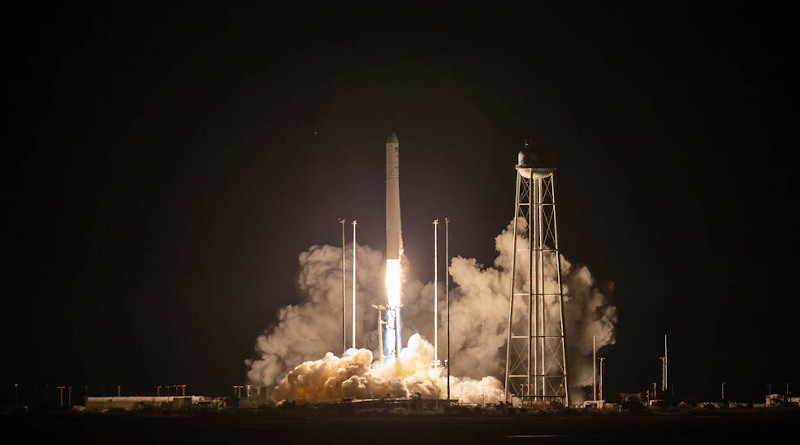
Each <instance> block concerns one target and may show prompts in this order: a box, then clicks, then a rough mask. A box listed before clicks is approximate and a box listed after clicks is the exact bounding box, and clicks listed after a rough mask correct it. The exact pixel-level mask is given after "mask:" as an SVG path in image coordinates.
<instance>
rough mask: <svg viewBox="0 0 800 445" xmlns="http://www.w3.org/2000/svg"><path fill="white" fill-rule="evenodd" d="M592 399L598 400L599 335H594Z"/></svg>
mask: <svg viewBox="0 0 800 445" xmlns="http://www.w3.org/2000/svg"><path fill="white" fill-rule="evenodd" d="M592 400H594V401H595V402H597V337H595V336H594V335H593V336H592Z"/></svg>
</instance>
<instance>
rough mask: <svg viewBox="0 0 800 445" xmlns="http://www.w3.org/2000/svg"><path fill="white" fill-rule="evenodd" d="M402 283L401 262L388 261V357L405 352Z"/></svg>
mask: <svg viewBox="0 0 800 445" xmlns="http://www.w3.org/2000/svg"><path fill="white" fill-rule="evenodd" d="M401 283H402V270H401V269H400V260H399V259H397V260H386V297H387V300H388V301H387V303H388V307H389V310H388V311H386V336H385V337H384V339H385V340H384V350H385V352H386V357H388V358H394V357H397V353H398V352H399V351H402V350H403V344H402V328H403V324H402V323H401V321H400V306H401V305H402V303H401V301H400V295H401Z"/></svg>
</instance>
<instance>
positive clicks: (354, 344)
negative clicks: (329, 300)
mask: <svg viewBox="0 0 800 445" xmlns="http://www.w3.org/2000/svg"><path fill="white" fill-rule="evenodd" d="M357 224H358V223H357V222H356V220H353V349H355V348H356V225H357Z"/></svg>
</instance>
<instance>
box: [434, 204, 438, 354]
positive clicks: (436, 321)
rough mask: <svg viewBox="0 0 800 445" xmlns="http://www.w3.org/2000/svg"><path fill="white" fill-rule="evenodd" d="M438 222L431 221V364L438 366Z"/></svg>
mask: <svg viewBox="0 0 800 445" xmlns="http://www.w3.org/2000/svg"><path fill="white" fill-rule="evenodd" d="M438 246H439V220H438V219H435V220H433V364H434V365H437V366H438V364H439V249H438Z"/></svg>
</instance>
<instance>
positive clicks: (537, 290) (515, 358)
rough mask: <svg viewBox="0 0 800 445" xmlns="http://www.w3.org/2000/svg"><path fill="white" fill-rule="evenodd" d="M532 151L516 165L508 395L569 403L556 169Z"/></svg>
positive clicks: (526, 400)
mask: <svg viewBox="0 0 800 445" xmlns="http://www.w3.org/2000/svg"><path fill="white" fill-rule="evenodd" d="M529 149H530V147H529V146H528V144H527V143H526V144H525V150H523V151H521V152H520V153H519V162H518V164H517V166H516V171H517V181H516V183H517V187H516V199H515V204H514V222H513V226H514V233H515V236H514V242H513V244H514V246H513V256H512V260H511V270H512V274H511V288H510V298H509V310H508V338H507V348H506V372H505V398H506V402H511V403H514V404H515V405H520V404H521V405H530V404H532V403H534V402H550V401H558V402H561V403H562V404H563V405H564V406H569V389H568V385H567V357H566V342H565V337H566V335H565V330H564V292H563V288H562V285H561V256H560V254H559V252H558V228H557V225H556V194H555V181H554V176H553V174H554V171H555V168H553V167H548V166H547V165H546V163H544V162H540V161H539V160H538V159H537V157H536V155H535V154H533V153H531V152H530V151H529Z"/></svg>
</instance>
